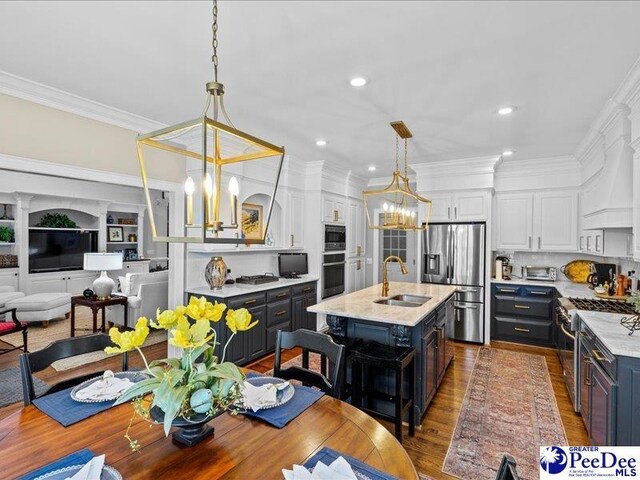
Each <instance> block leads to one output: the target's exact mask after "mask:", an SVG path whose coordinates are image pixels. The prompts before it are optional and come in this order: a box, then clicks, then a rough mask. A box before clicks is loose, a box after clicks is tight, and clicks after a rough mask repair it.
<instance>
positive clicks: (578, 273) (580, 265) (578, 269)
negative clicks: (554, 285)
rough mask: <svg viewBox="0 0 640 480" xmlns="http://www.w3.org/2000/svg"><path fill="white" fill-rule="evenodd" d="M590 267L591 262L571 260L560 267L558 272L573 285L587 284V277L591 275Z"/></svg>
mask: <svg viewBox="0 0 640 480" xmlns="http://www.w3.org/2000/svg"><path fill="white" fill-rule="evenodd" d="M592 267H593V262H592V261H591V260H573V261H571V262H569V263H567V264H566V265H564V266H562V267H560V271H561V272H562V273H564V276H565V277H567V278H568V279H569V280H571V281H572V282H574V283H589V282H588V281H587V277H588V276H589V274H590V273H591V269H592Z"/></svg>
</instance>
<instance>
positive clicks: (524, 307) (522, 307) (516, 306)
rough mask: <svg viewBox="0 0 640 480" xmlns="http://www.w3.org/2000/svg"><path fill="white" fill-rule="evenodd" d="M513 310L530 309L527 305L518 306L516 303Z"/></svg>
mask: <svg viewBox="0 0 640 480" xmlns="http://www.w3.org/2000/svg"><path fill="white" fill-rule="evenodd" d="M514 307H515V308H521V309H523V310H529V309H530V308H531V307H530V306H529V305H518V304H517V303H516V304H515V305H514Z"/></svg>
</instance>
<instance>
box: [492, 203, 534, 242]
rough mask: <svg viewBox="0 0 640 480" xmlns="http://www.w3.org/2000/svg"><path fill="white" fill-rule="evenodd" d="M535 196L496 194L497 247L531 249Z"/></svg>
mask: <svg viewBox="0 0 640 480" xmlns="http://www.w3.org/2000/svg"><path fill="white" fill-rule="evenodd" d="M532 215H533V196H532V195H531V194H506V195H499V196H496V221H495V224H496V248H497V249H502V250H531V248H532V246H533V245H532V242H533V239H532V226H533V225H532Z"/></svg>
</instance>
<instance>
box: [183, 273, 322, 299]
mask: <svg viewBox="0 0 640 480" xmlns="http://www.w3.org/2000/svg"><path fill="white" fill-rule="evenodd" d="M318 280H319V277H317V276H316V275H302V276H301V277H300V278H281V279H279V280H278V281H277V282H269V283H263V284H261V285H249V284H246V283H235V284H233V285H224V286H223V287H222V288H221V289H220V290H211V288H209V287H208V286H207V287H195V288H188V289H186V292H187V293H189V294H192V295H212V296H214V297H220V298H231V297H237V296H239V295H246V294H248V293H256V292H264V291H266V290H273V289H274V288H286V287H290V286H292V285H299V284H301V283H307V282H316V281H318Z"/></svg>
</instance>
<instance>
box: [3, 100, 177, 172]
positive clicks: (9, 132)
mask: <svg viewBox="0 0 640 480" xmlns="http://www.w3.org/2000/svg"><path fill="white" fill-rule="evenodd" d="M137 133H138V132H133V131H131V130H127V129H125V128H121V127H116V126H113V125H109V124H106V123H102V122H98V121H96V120H91V119H88V118H85V117H81V116H79V115H75V114H73V113H68V112H64V111H61V110H57V109H55V108H50V107H45V106H43V105H39V104H37V103H33V102H29V101H27V100H22V99H20V98H16V97H12V96H9V95H3V94H0V153H4V154H8V155H15V156H19V157H25V158H30V159H34V160H44V161H48V162H54V163H62V164H66V165H78V166H82V167H85V168H92V169H96V170H105V171H109V172H116V173H124V174H129V175H136V176H137V175H139V174H140V169H139V167H138V155H137V153H136V142H135V137H136V135H137ZM150 150H151V149H148V148H147V149H145V159H146V167H147V175H148V176H149V177H150V178H153V179H157V180H167V181H171V182H182V181H183V180H184V178H185V163H184V162H185V161H184V157H181V156H178V155H175V154H171V153H168V152H163V151H157V152H151V151H150ZM151 153H153V156H151Z"/></svg>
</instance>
